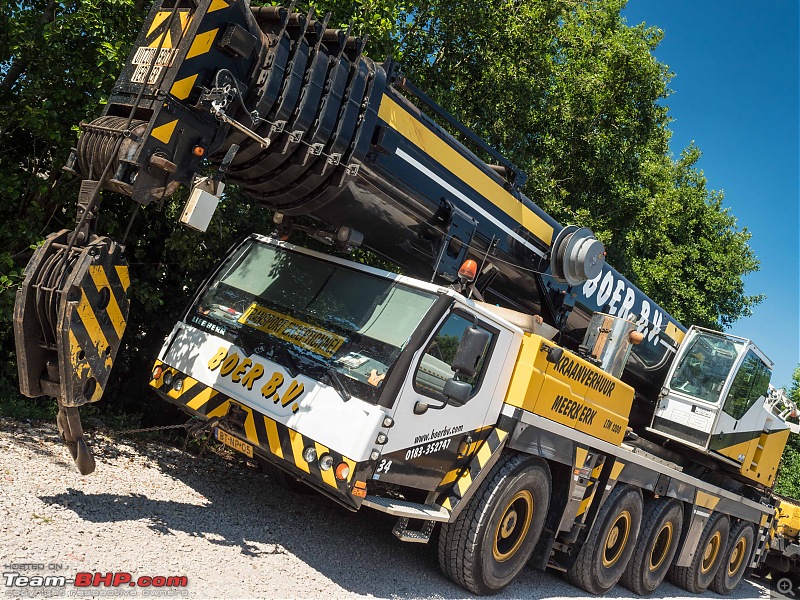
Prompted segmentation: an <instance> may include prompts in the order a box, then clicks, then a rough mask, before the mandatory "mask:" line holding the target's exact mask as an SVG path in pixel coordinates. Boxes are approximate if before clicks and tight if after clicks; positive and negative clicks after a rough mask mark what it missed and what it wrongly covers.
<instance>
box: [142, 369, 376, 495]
mask: <svg viewBox="0 0 800 600" xmlns="http://www.w3.org/2000/svg"><path fill="white" fill-rule="evenodd" d="M156 367H161V369H162V371H161V374H160V375H159V377H158V378H152V377H151V379H150V386H151V387H152V388H153V389H154V390H155V391H156V392H158V395H159V396H161V397H162V398H164V399H165V400H168V401H169V402H172V403H173V404H175V405H177V406H178V407H180V408H181V409H182V410H184V411H185V412H187V413H189V414H190V415H192V416H195V417H198V418H200V419H203V420H206V421H207V420H209V419H212V418H214V417H224V416H226V415H228V414H229V411H231V410H232V408H233V410H234V411H236V412H237V413H238V412H239V411H241V413H242V414H243V418H241V419H240V420H236V419H230V420H225V421H224V422H223V423H221V424H220V425H219V427H220V428H221V429H223V430H224V431H225V432H227V433H229V434H230V435H232V436H234V437H236V438H237V439H239V440H241V441H243V442H246V443H248V444H249V445H250V446H252V448H253V453H254V455H256V456H258V457H259V458H262V459H264V460H267V461H269V462H270V463H272V464H274V465H275V466H277V467H278V468H280V469H283V470H284V471H286V472H288V473H290V474H292V475H294V476H295V477H297V478H299V479H302V480H303V482H305V483H307V484H308V485H310V486H311V487H313V488H315V489H317V490H318V491H320V492H322V493H323V494H325V495H326V496H328V497H330V498H332V499H333V500H335V501H336V502H339V503H340V504H342V505H343V506H345V507H346V508H348V509H350V510H358V508H359V507H360V506H361V502H362V500H363V498H364V496H365V495H366V480H367V476H368V473H370V472H371V471H372V470H374V467H375V465H374V464H373V462H371V461H366V462H362V463H356V462H355V461H353V460H351V459H350V458H347V457H346V456H343V455H342V454H340V453H338V452H336V451H335V450H333V449H331V448H328V447H326V446H324V445H322V444H320V443H319V442H317V441H315V440H312V439H311V438H308V437H306V436H304V435H303V434H301V433H300V432H298V431H295V430H293V429H291V428H289V427H287V426H286V425H284V424H283V423H281V422H280V421H276V420H275V419H272V418H271V417H268V416H266V415H264V414H263V413H260V412H258V411H257V410H255V409H254V408H251V407H250V406H247V405H246V404H243V403H242V402H240V401H237V400H234V399H233V398H231V397H229V396H228V395H227V394H225V393H223V392H220V391H217V390H215V389H214V388H211V387H209V386H207V385H205V384H203V383H201V382H199V381H197V380H196V379H193V378H192V377H189V376H188V375H186V374H185V373H182V372H181V371H178V370H177V369H175V368H173V367H170V366H169V365H167V364H165V363H163V362H161V361H156V362H155V364H154V365H153V371H154V372H155V371H156ZM167 373H169V374H170V375H171V377H172V383H171V385H167V384H166V383H165V382H164V378H165V376H166V375H167ZM178 378H180V379H181V380H182V382H183V383H182V386H181V389H180V390H176V389H175V387H174V381H175V380H176V379H178ZM236 409H238V410H236ZM309 446H311V447H313V448H314V449H315V450H316V455H317V457H320V456H322V455H323V454H326V453H327V454H330V455H331V456H332V457H333V464H334V468H331V469H328V470H325V471H323V470H321V469H320V468H319V463H318V462H317V461H312V462H310V463H309V462H306V460H305V459H304V458H303V450H304V449H305V448H308V447H309ZM342 462H344V463H346V464H347V465H348V466H349V467H350V470H349V475H348V477H347V479H345V480H341V479H338V478H337V477H336V475H335V473H334V470H335V466H336V465H338V464H339V463H342Z"/></svg>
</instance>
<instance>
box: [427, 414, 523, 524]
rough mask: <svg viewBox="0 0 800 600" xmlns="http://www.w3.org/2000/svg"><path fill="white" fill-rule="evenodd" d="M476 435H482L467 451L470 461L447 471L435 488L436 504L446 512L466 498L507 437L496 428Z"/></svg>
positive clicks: (490, 428)
mask: <svg viewBox="0 0 800 600" xmlns="http://www.w3.org/2000/svg"><path fill="white" fill-rule="evenodd" d="M476 433H478V434H483V435H481V438H482V439H479V440H478V441H476V442H473V445H472V446H471V447H470V449H469V450H468V451H467V454H469V452H470V451H471V452H472V460H470V462H469V463H468V464H467V465H465V466H463V467H459V468H456V469H452V470H451V471H448V473H447V474H446V475H445V476H444V477H443V478H442V481H441V482H440V483H439V485H438V486H437V488H436V491H437V492H439V496H438V498H437V500H436V504H438V505H440V506H442V507H444V508H446V509H447V510H450V511H453V510H455V508H456V506H458V503H459V502H461V500H463V499H464V498H466V497H468V493H469V490H470V488H471V487H472V486H473V484H474V482H475V481H476V480H477V479H478V475H479V474H480V472H481V471H482V470H483V469H484V468H485V467H486V465H487V464H489V461H490V459H491V458H492V456H494V455H495V453H496V452H498V451H499V450H500V449H501V447H502V446H503V444H504V442H505V440H506V438H507V437H508V432H507V431H503V430H502V429H500V428H498V427H488V428H483V429H480V430H478V431H477V432H476ZM473 448H474V450H473Z"/></svg>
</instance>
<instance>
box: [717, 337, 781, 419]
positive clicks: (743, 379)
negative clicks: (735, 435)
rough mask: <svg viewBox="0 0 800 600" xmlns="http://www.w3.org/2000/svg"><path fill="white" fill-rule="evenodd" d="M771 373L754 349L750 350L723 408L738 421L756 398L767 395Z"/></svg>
mask: <svg viewBox="0 0 800 600" xmlns="http://www.w3.org/2000/svg"><path fill="white" fill-rule="evenodd" d="M770 375H771V373H770V370H769V369H768V368H767V367H766V365H764V363H763V362H761V360H760V359H759V358H758V357H757V356H756V355H755V353H753V351H752V350H751V351H749V352H748V353H747V356H745V359H744V362H743V363H742V366H741V367H739V372H738V373H736V377H734V379H733V383H732V384H731V389H730V391H729V392H728V397H727V398H726V399H725V405H724V406H723V407H722V410H724V411H725V412H726V413H728V414H729V415H730V416H732V417H733V418H734V419H736V420H737V421H738V420H739V419H741V418H742V417H743V416H744V415H745V413H747V411H748V410H750V408H751V407H752V406H753V404H755V403H756V400H758V399H759V398H760V397H761V396H766V395H767V388H768V387H769V379H770Z"/></svg>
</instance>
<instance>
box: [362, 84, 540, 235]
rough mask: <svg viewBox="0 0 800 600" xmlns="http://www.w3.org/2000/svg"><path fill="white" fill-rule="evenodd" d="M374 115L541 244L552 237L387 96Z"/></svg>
mask: <svg viewBox="0 0 800 600" xmlns="http://www.w3.org/2000/svg"><path fill="white" fill-rule="evenodd" d="M378 116H379V117H380V118H381V119H382V120H383V121H385V122H386V123H387V124H388V125H389V127H391V128H392V129H394V130H395V131H397V132H398V133H399V134H400V135H402V136H403V137H404V138H406V139H407V140H409V141H410V142H411V143H412V144H414V145H415V146H416V147H417V148H419V149H420V150H422V151H423V152H425V153H426V154H428V155H429V156H430V157H431V158H433V159H434V160H435V161H436V163H437V164H440V165H442V166H443V167H444V168H445V169H447V170H448V171H449V172H450V173H452V174H453V175H454V176H455V177H457V178H459V179H460V180H461V181H463V182H464V183H465V184H466V185H467V186H469V187H470V188H472V189H473V190H475V191H476V192H477V193H478V194H480V195H481V196H483V197H484V198H486V199H487V200H488V201H489V202H491V203H492V204H493V205H494V206H496V207H497V208H498V209H500V210H501V211H502V212H503V213H505V214H506V215H508V216H509V217H511V218H512V219H514V220H515V221H516V222H517V223H519V224H520V225H521V226H522V227H523V228H524V229H526V230H528V231H529V232H531V233H532V234H533V235H535V236H536V237H537V238H538V239H540V240H541V241H542V242H543V243H544V244H545V245H547V246H549V245H550V244H551V243H552V240H553V226H552V225H550V223H548V222H547V221H545V220H544V219H543V218H542V217H540V216H539V215H537V214H536V213H535V212H533V211H532V210H531V209H530V208H528V207H527V206H526V205H525V204H523V203H522V202H521V201H520V200H519V199H518V198H515V197H514V196H513V195H511V194H510V193H509V192H508V191H507V190H506V189H505V188H504V187H503V185H502V184H500V183H498V182H497V181H496V180H495V179H494V178H492V177H490V176H489V175H487V174H486V173H485V172H484V171H483V170H482V169H480V168H478V167H477V166H476V165H475V164H474V163H473V162H472V161H471V160H469V159H468V158H467V157H465V156H464V155H463V154H462V153H461V152H459V151H458V150H456V149H455V148H453V147H452V146H451V145H450V144H448V143H447V142H446V141H445V140H444V138H443V137H442V136H441V134H439V133H436V132H434V131H433V130H431V129H429V128H428V127H427V126H426V125H424V124H423V122H422V121H420V119H418V118H417V117H415V116H414V115H412V114H411V113H409V112H408V111H407V110H405V109H404V108H403V107H402V106H401V105H400V104H398V103H397V102H396V101H395V100H394V99H393V98H391V97H390V96H389V95H387V94H384V96H383V98H381V104H380V107H379V108H378Z"/></svg>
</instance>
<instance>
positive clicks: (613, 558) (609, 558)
mask: <svg viewBox="0 0 800 600" xmlns="http://www.w3.org/2000/svg"><path fill="white" fill-rule="evenodd" d="M631 521H632V519H631V513H630V512H628V511H627V510H624V511H622V512H621V513H620V514H619V516H618V517H617V520H616V521H614V525H612V526H611V529H609V530H608V535H606V544H605V548H603V566H604V567H606V568H609V567H613V566H614V565H615V564H616V563H617V561H618V560H619V558H620V556H622V553H623V552H624V551H625V548H626V547H627V545H628V538H629V537H630V535H631Z"/></svg>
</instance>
